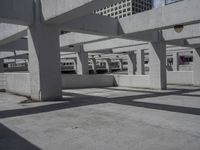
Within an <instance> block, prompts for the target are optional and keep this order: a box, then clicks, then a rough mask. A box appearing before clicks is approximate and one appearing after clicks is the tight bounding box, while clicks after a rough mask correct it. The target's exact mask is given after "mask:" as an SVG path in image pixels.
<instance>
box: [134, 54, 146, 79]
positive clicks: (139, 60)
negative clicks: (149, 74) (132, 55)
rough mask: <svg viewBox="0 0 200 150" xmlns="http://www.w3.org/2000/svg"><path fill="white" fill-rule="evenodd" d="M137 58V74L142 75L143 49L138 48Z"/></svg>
mask: <svg viewBox="0 0 200 150" xmlns="http://www.w3.org/2000/svg"><path fill="white" fill-rule="evenodd" d="M136 59H137V72H136V74H137V75H144V50H138V51H137V54H136Z"/></svg>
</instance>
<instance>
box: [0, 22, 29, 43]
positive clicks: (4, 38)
mask: <svg viewBox="0 0 200 150" xmlns="http://www.w3.org/2000/svg"><path fill="white" fill-rule="evenodd" d="M0 31H1V33H0V45H4V44H7V43H10V42H13V41H15V40H18V39H21V38H22V37H24V36H26V35H27V27H26V26H21V25H13V24H6V23H0Z"/></svg>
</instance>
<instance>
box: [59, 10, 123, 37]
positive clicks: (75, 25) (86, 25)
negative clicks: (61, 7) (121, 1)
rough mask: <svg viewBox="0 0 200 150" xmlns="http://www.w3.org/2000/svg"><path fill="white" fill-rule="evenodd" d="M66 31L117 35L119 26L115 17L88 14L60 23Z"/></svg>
mask: <svg viewBox="0 0 200 150" xmlns="http://www.w3.org/2000/svg"><path fill="white" fill-rule="evenodd" d="M60 28H61V29H63V30H66V31H72V32H79V33H87V34H96V35H103V36H117V35H118V34H119V33H120V26H119V22H118V20H117V19H114V18H111V17H107V16H101V15H96V14H89V15H86V16H83V17H80V18H76V19H74V20H71V21H67V22H65V23H63V24H61V25H60Z"/></svg>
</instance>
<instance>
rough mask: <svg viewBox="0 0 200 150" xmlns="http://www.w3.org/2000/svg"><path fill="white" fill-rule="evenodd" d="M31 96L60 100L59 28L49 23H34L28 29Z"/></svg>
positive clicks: (37, 98) (40, 98) (39, 98)
mask: <svg viewBox="0 0 200 150" xmlns="http://www.w3.org/2000/svg"><path fill="white" fill-rule="evenodd" d="M28 49H29V72H30V80H31V81H30V85H31V98H32V99H34V100H40V101H41V100H60V99H61V98H62V89H61V69H60V45H59V30H58V29H57V28H56V27H54V26H50V25H44V24H40V23H38V24H35V25H32V26H30V27H29V31H28Z"/></svg>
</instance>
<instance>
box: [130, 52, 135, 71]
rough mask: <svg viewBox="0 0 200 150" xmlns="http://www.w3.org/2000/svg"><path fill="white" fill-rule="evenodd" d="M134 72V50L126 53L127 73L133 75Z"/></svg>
mask: <svg viewBox="0 0 200 150" xmlns="http://www.w3.org/2000/svg"><path fill="white" fill-rule="evenodd" d="M135 72H136V54H135V53H134V52H129V53H128V75H134V74H135Z"/></svg>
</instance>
